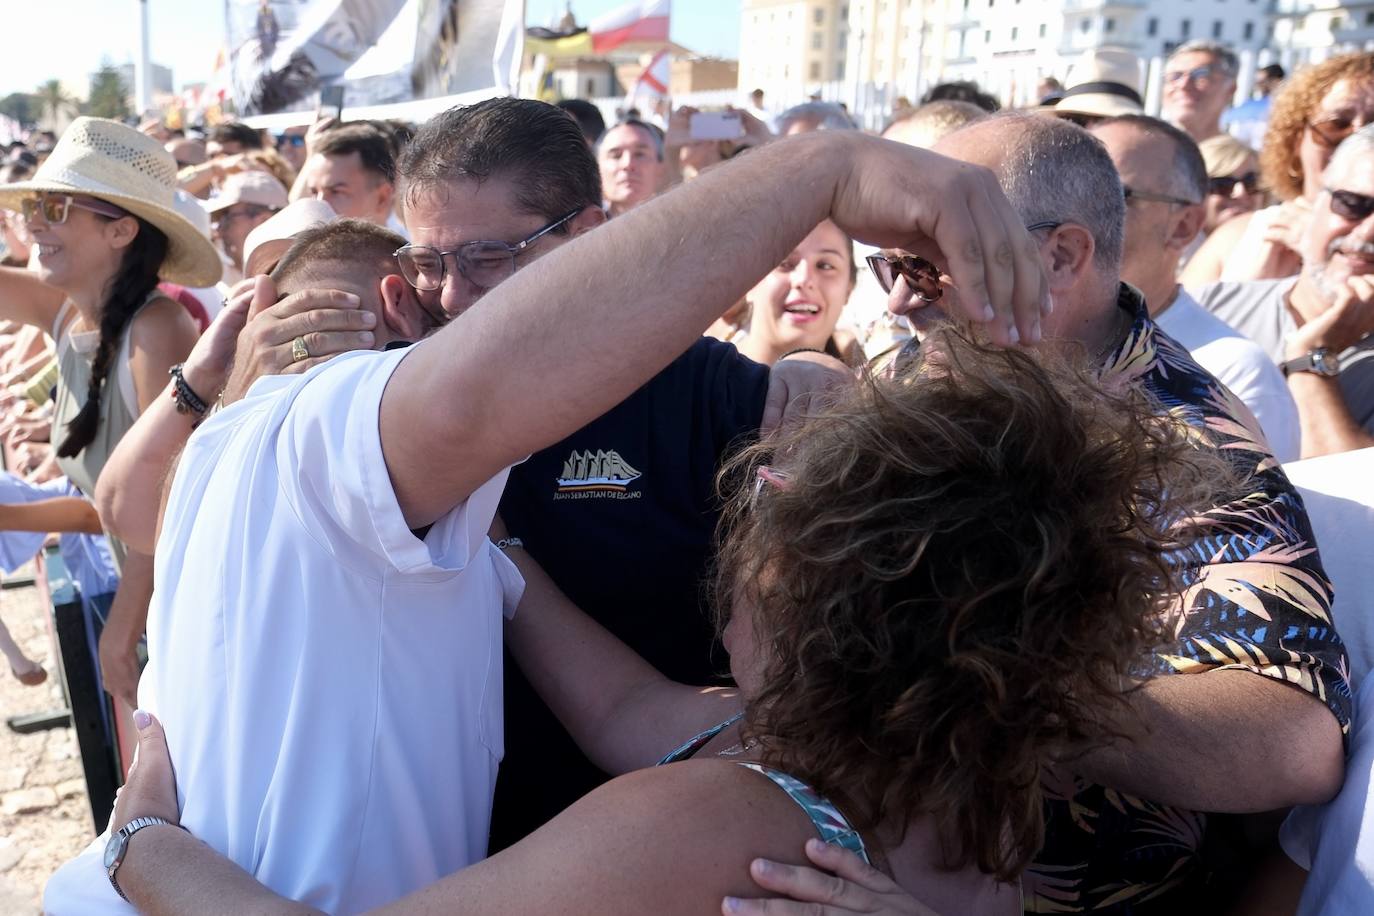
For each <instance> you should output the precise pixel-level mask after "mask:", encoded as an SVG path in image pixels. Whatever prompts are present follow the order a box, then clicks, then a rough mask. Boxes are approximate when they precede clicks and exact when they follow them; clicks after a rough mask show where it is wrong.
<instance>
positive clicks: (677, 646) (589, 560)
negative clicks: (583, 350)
mask: <svg viewBox="0 0 1374 916" xmlns="http://www.w3.org/2000/svg"><path fill="white" fill-rule="evenodd" d="M767 390H768V368H767V367H766V366H762V365H759V364H758V363H755V362H753V361H751V360H749V359H746V358H745V357H743V356H741V355H740V354H739V352H738V351H737V350H736V349H735V347H734V346H733V345H732V344H728V343H721V342H720V341H717V340H713V339H710V338H702V339H701V340H699V341H698V342H697V343H695V344H693V345H692V347H691V349H689V350H688V351H687V352H686V353H684V354H683V355H682V356H680V357H678V359H677V360H675V361H674V362H673V363H672V364H671V365H669V366H668V367H667V368H666V369H664V370H663V371H662V372H660V373H659V374H658V375H656V376H654V378H653V379H651V380H650V381H649V382H648V383H646V384H645V385H644V386H643V387H642V388H640V389H639V390H638V391H636V392H635V393H634V394H632V395H630V396H629V397H628V398H626V399H625V400H624V401H623V402H621V403H620V404H619V405H617V406H616V407H614V408H612V409H611V410H610V411H608V412H607V413H606V414H604V415H603V416H601V417H599V418H598V419H596V420H593V421H592V422H591V423H589V424H587V425H586V426H584V427H583V428H582V429H580V430H578V431H577V432H575V433H573V434H572V435H571V436H569V437H568V438H566V439H564V440H563V441H562V442H559V443H558V444H557V445H554V446H552V447H551V448H547V449H544V450H543V451H541V452H538V453H536V454H535V455H533V456H532V457H531V458H530V459H529V460H528V461H526V462H525V463H524V464H521V465H518V466H517V467H515V468H514V469H513V470H512V471H511V474H510V480H509V482H508V483H507V485H506V493H505V496H504V497H503V498H502V501H501V516H502V518H503V519H504V520H505V522H506V526H507V528H509V529H510V532H511V534H512V535H515V536H518V537H520V538H522V539H523V540H524V542H525V548H526V549H527V550H528V551H529V553H530V555H531V556H532V557H533V558H534V559H535V560H537V561H538V562H539V563H540V564H541V565H542V566H543V567H544V569H545V570H546V571H547V572H548V573H549V576H550V577H551V578H552V579H553V581H554V582H555V583H557V584H558V587H559V588H561V589H562V590H563V591H564V593H565V594H567V595H568V597H569V598H571V599H572V600H573V601H574V602H575V603H576V604H577V605H578V606H579V607H581V608H582V609H583V610H584V611H586V612H587V613H588V614H590V615H591V616H592V617H593V618H595V619H596V620H597V621H599V622H600V623H601V624H602V625H603V626H605V627H606V628H607V629H609V630H610V631H611V632H612V633H614V634H615V635H616V636H617V637H619V638H620V639H621V640H623V641H624V642H625V643H627V644H628V645H629V646H630V647H631V648H632V649H634V650H635V651H636V652H638V653H639V654H640V655H642V656H643V657H644V658H645V659H646V660H647V661H648V662H649V663H650V664H651V665H653V666H654V667H656V668H657V669H658V670H660V671H662V672H663V673H664V674H666V675H667V676H668V677H670V678H673V679H675V680H679V681H682V682H684V683H689V684H705V683H710V682H711V681H712V680H718V679H719V676H720V674H721V673H722V672H723V671H724V670H725V664H724V658H723V655H722V654H721V653H720V651H719V647H718V646H717V645H716V640H715V638H714V629H713V625H712V622H711V616H710V611H709V605H708V603H707V601H706V595H705V585H706V574H707V572H708V569H709V565H710V562H711V558H712V556H713V555H714V536H715V529H716V522H717V520H718V517H719V512H718V510H719V504H718V500H717V498H716V485H715V477H716V471H717V470H718V468H719V467H720V465H721V463H722V462H723V460H724V459H725V458H726V457H727V456H728V455H729V454H730V453H731V450H732V448H734V447H737V446H738V445H740V444H741V443H742V442H744V441H747V440H748V439H749V438H750V437H752V436H753V435H755V434H756V433H757V432H758V428H759V424H760V422H761V421H762V419H763V402H764V398H765V396H766V394H767ZM506 672H507V673H506V756H505V760H504V762H503V763H502V765H501V773H500V778H499V780H498V783H497V789H496V806H495V810H494V813H493V817H492V844H491V848H492V851H493V852H495V851H496V850H498V849H501V848H504V847H505V846H507V845H510V844H511V843H513V842H515V841H517V840H519V839H520V838H521V837H523V836H525V835H526V834H528V833H529V832H530V831H532V830H534V829H535V828H537V827H539V826H540V825H541V824H543V823H544V822H545V821H547V820H549V819H550V818H551V817H553V816H554V815H556V814H558V813H559V812H560V811H562V810H563V809H564V808H565V807H567V806H568V805H569V804H571V803H572V802H574V801H576V800H577V799H578V798H580V797H581V796H583V795H585V794H586V793H587V792H589V791H591V790H592V789H593V788H595V787H596V786H597V785H599V784H600V783H601V782H603V781H605V779H606V776H605V774H603V773H602V772H601V771H600V770H599V769H598V768H597V767H596V766H594V765H593V764H592V763H591V762H590V761H588V760H587V759H586V758H585V757H583V756H582V754H581V753H580V752H579V751H578V750H577V747H576V746H575V745H574V744H573V742H572V739H571V738H570V737H568V735H567V733H566V732H565V731H564V730H563V728H562V726H561V725H559V723H558V721H557V720H556V719H555V718H554V716H553V714H552V713H551V712H549V710H548V709H547V708H546V707H545V706H544V704H543V703H542V702H541V701H540V700H539V698H538V697H537V696H536V695H535V694H534V691H533V690H532V689H531V688H530V686H529V684H528V682H526V680H525V678H524V677H523V676H522V675H521V674H520V671H519V669H518V667H517V666H516V665H515V664H514V663H513V661H511V660H510V659H509V658H508V659H507V664H506ZM665 750H666V748H665Z"/></svg>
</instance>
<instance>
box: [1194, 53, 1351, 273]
mask: <svg viewBox="0 0 1374 916" xmlns="http://www.w3.org/2000/svg"><path fill="white" fill-rule="evenodd" d="M1371 121H1374V53H1371V52H1367V51H1366V52H1360V53H1356V54H1344V55H1341V56H1340V57H1333V58H1331V59H1330V60H1327V61H1323V62H1322V63H1319V64H1314V65H1312V66H1310V67H1306V68H1304V69H1302V70H1299V71H1298V72H1297V73H1296V74H1294V76H1293V77H1292V78H1291V79H1290V80H1289V81H1288V82H1287V83H1286V84H1284V87H1283V88H1282V89H1281V90H1280V91H1279V94H1278V95H1277V96H1275V98H1274V107H1273V112H1272V113H1271V114H1270V116H1269V127H1268V130H1267V131H1266V132H1265V135H1264V148H1263V149H1262V150H1261V152H1260V170H1261V173H1262V177H1263V183H1264V186H1265V187H1266V188H1267V189H1268V190H1269V191H1270V192H1272V193H1273V194H1275V195H1276V196H1277V197H1278V198H1279V200H1280V203H1279V204H1277V205H1275V206H1272V207H1268V208H1266V209H1264V210H1259V211H1257V212H1255V213H1253V214H1250V215H1248V216H1244V217H1237V218H1236V219H1234V220H1231V221H1229V222H1228V223H1225V224H1223V225H1222V226H1220V227H1218V228H1217V231H1216V232H1214V233H1212V235H1210V236H1208V238H1207V242H1206V244H1204V245H1203V246H1202V247H1201V248H1200V249H1198V252H1197V254H1196V255H1194V256H1193V258H1192V259H1191V260H1190V261H1189V262H1188V266H1187V268H1186V269H1185V270H1184V272H1183V276H1182V281H1183V285H1184V286H1186V287H1190V288H1194V287H1198V286H1202V285H1203V284H1206V283H1212V282H1215V281H1217V280H1265V279H1278V278H1280V277H1290V276H1292V275H1293V274H1296V273H1297V272H1298V271H1299V270H1300V269H1301V268H1302V260H1301V258H1300V257H1299V255H1298V251H1299V249H1300V244H1301V239H1302V234H1303V232H1304V231H1305V230H1306V227H1307V218H1308V214H1309V213H1310V211H1311V208H1312V201H1313V200H1315V199H1316V197H1317V194H1319V193H1320V192H1321V189H1322V173H1323V172H1325V171H1326V165H1327V163H1328V162H1330V161H1331V154H1332V153H1334V152H1335V151H1336V147H1337V146H1339V145H1340V142H1341V141H1342V140H1344V139H1345V138H1346V137H1348V136H1350V134H1351V133H1353V132H1354V131H1356V130H1358V129H1359V128H1360V127H1363V126H1364V125H1365V124H1368V123H1370V122H1371Z"/></svg>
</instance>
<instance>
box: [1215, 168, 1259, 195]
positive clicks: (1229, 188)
mask: <svg viewBox="0 0 1374 916" xmlns="http://www.w3.org/2000/svg"><path fill="white" fill-rule="evenodd" d="M1237 185H1239V186H1240V187H1242V188H1244V189H1245V193H1246V194H1254V193H1255V191H1257V190H1258V189H1259V174H1258V173H1257V172H1246V173H1245V174H1244V175H1222V176H1221V177H1219V178H1208V179H1207V193H1208V194H1217V195H1220V196H1221V197H1235V196H1236V186H1237Z"/></svg>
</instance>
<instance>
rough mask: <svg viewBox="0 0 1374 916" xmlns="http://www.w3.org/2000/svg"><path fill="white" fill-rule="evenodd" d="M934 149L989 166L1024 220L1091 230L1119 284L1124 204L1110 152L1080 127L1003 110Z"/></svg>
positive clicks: (1099, 260) (1100, 259)
mask: <svg viewBox="0 0 1374 916" xmlns="http://www.w3.org/2000/svg"><path fill="white" fill-rule="evenodd" d="M934 149H935V152H937V153H941V154H943V155H946V156H950V157H952V158H954V159H961V160H963V161H964V162H971V163H973V164H975V165H981V166H984V167H986V168H988V169H991V170H992V172H993V173H994V174H995V175H996V176H997V180H998V182H999V183H1000V184H1001V186H1002V191H1003V192H1004V193H1005V194H1006V195H1007V199H1008V200H1009V201H1011V205H1012V206H1013V207H1014V208H1015V209H1016V212H1017V213H1018V214H1019V215H1020V217H1021V221H1022V223H1023V224H1024V225H1027V226H1029V225H1031V224H1033V223H1040V222H1056V223H1074V224H1076V225H1079V226H1082V227H1083V228H1084V229H1086V230H1088V232H1089V233H1090V234H1091V235H1092V238H1093V242H1094V253H1093V260H1094V263H1095V264H1096V266H1097V269H1098V270H1099V272H1101V273H1103V274H1104V275H1105V276H1104V279H1106V280H1109V281H1110V282H1111V283H1112V284H1115V282H1116V278H1117V274H1118V272H1119V271H1120V269H1121V252H1122V244H1123V237H1124V229H1123V224H1124V221H1125V218H1126V202H1125V198H1124V197H1123V196H1122V191H1121V179H1120V178H1119V177H1117V173H1116V167H1115V166H1113V165H1112V160H1111V157H1110V156H1108V155H1107V151H1106V150H1105V149H1104V148H1103V146H1102V144H1101V143H1100V142H1099V141H1098V140H1097V139H1095V138H1094V137H1093V136H1092V135H1090V134H1089V133H1088V132H1087V131H1085V130H1083V128H1081V127H1078V126H1077V125H1075V124H1072V123H1070V122H1069V121H1065V120H1063V119H1062V118H1050V117H1045V116H1043V115H1035V114H1028V113H1025V112H1003V113H1000V114H996V115H992V116H990V117H988V118H986V119H984V120H981V121H977V122H975V123H972V124H969V125H968V126H966V127H963V128H961V129H959V130H956V131H955V132H953V133H951V134H949V135H947V136H945V137H944V138H943V139H941V140H940V141H939V142H938V143H936V144H935V147H934Z"/></svg>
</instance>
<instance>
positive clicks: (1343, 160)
mask: <svg viewBox="0 0 1374 916" xmlns="http://www.w3.org/2000/svg"><path fill="white" fill-rule="evenodd" d="M1371 153H1374V124H1366V125H1365V126H1364V127H1361V128H1360V129H1359V130H1357V131H1355V132H1354V133H1353V134H1351V135H1350V136H1348V137H1346V138H1345V139H1344V140H1342V141H1341V145H1340V146H1338V147H1336V152H1334V153H1332V154H1331V162H1330V163H1329V164H1328V165H1327V166H1326V174H1327V175H1338V174H1340V173H1342V172H1344V171H1345V170H1346V169H1348V168H1349V167H1350V165H1351V164H1352V163H1353V162H1355V161H1356V160H1367V159H1368V158H1369V156H1370V154H1371ZM1337 190H1339V189H1337Z"/></svg>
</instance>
